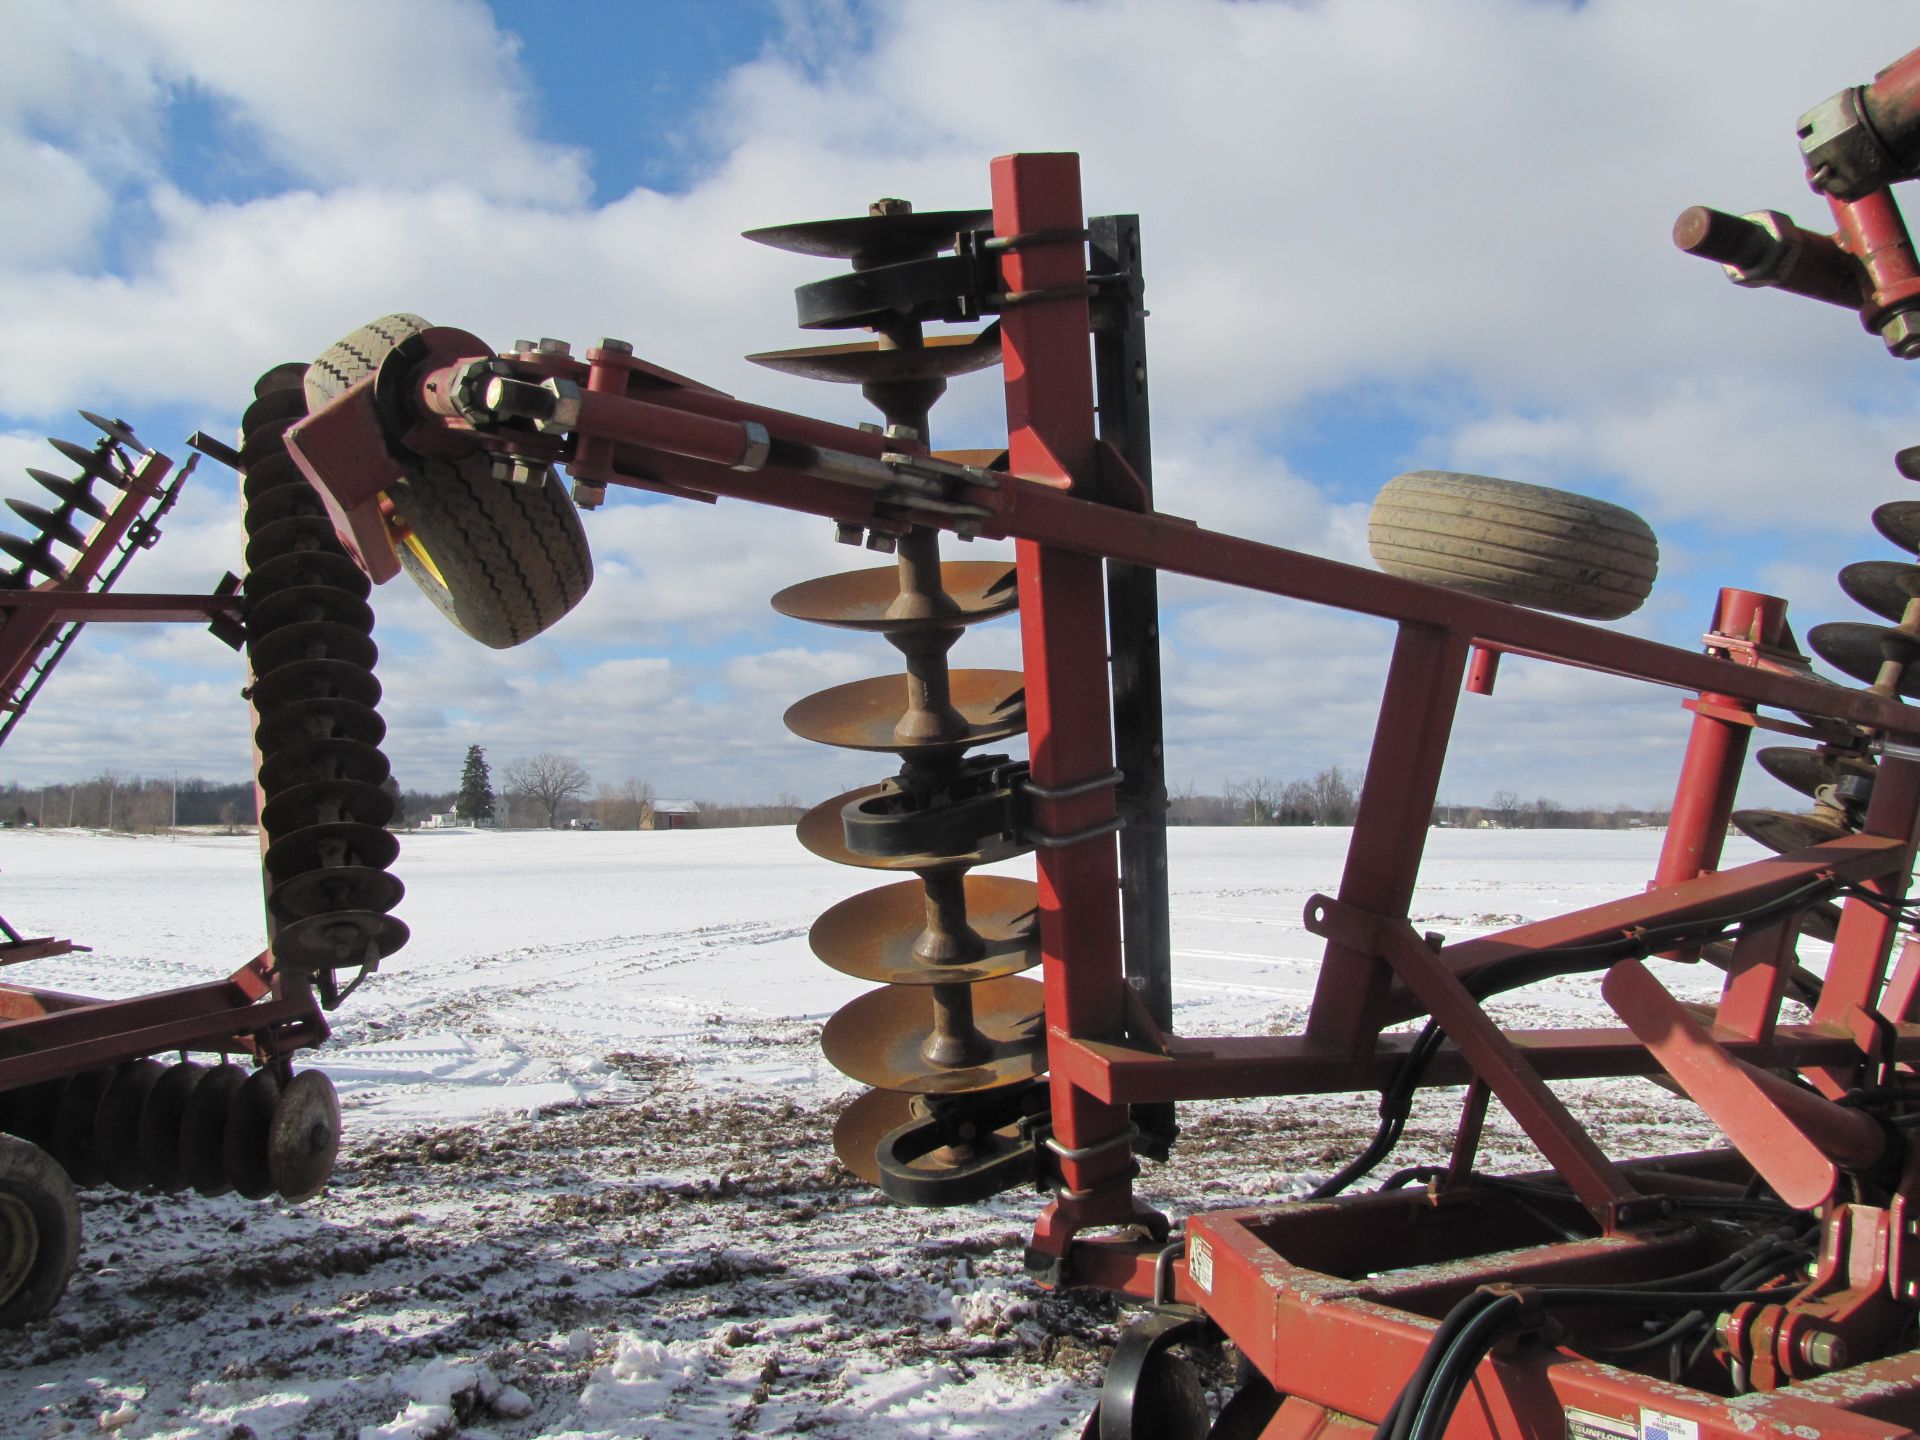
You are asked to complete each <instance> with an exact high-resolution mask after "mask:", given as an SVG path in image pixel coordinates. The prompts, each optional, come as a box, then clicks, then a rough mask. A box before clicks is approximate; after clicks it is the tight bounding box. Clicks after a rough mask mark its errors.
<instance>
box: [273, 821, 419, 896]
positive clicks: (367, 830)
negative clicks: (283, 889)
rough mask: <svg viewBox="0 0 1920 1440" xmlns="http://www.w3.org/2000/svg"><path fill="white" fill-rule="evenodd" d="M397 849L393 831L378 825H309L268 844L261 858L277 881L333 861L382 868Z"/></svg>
mask: <svg viewBox="0 0 1920 1440" xmlns="http://www.w3.org/2000/svg"><path fill="white" fill-rule="evenodd" d="M399 853H400V842H399V841H398V840H396V839H394V838H393V833H392V832H391V831H388V830H383V829H381V828H380V827H379V826H378V825H356V824H353V823H351V822H347V823H342V824H336V825H309V826H308V827H307V828H306V829H304V830H295V831H294V832H293V833H292V834H291V835H288V836H285V837H284V838H282V839H279V840H276V841H274V842H273V843H272V844H271V845H269V846H268V847H267V853H266V855H265V857H264V858H263V860H262V863H263V864H264V865H265V866H266V869H267V874H269V875H271V876H272V877H273V881H274V883H275V884H276V885H284V884H286V883H287V881H289V880H291V879H292V878H293V877H294V876H295V875H300V874H303V873H305V872H306V871H308V870H319V869H323V868H326V867H328V866H334V865H366V866H371V867H372V868H373V869H376V870H384V869H385V868H386V867H387V866H389V865H391V864H392V863H393V862H394V859H395V857H396V856H398V855H399Z"/></svg>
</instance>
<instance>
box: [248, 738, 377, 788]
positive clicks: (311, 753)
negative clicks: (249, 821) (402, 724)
mask: <svg viewBox="0 0 1920 1440" xmlns="http://www.w3.org/2000/svg"><path fill="white" fill-rule="evenodd" d="M391 773H392V766H391V765H389V764H388V762H387V757H386V756H385V755H383V754H381V753H380V751H379V749H378V748H377V747H375V746H372V745H363V744H361V743H360V742H359V741H357V740H311V741H308V742H307V743H305V744H301V745H294V746H291V747H290V748H288V749H285V750H281V751H278V752H276V753H274V754H272V755H267V756H263V757H262V758H261V761H260V785H261V788H263V789H264V790H266V791H268V792H269V793H270V794H275V795H277V794H279V793H280V792H281V791H282V790H289V789H291V788H292V787H294V786H295V785H311V784H312V783H313V782H314V781H316V780H358V781H360V782H361V783H362V784H366V785H378V784H379V783H380V782H381V781H382V780H385V779H386V778H387V776H388V775H390V774H391Z"/></svg>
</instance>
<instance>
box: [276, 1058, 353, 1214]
mask: <svg viewBox="0 0 1920 1440" xmlns="http://www.w3.org/2000/svg"><path fill="white" fill-rule="evenodd" d="M339 1154H340V1097H339V1095H338V1094H336V1093H335V1091H334V1088H333V1081H331V1080H329V1079H328V1078H327V1077H326V1076H325V1075H324V1074H322V1073H321V1072H320V1071H318V1070H302V1071H301V1072H300V1073H299V1074H298V1075H296V1076H294V1077H293V1079H292V1080H291V1081H289V1082H288V1084H287V1088H286V1089H284V1090H282V1091H281V1092H280V1102H279V1104H277V1105H276V1106H274V1110H273V1124H272V1127H271V1128H270V1129H269V1130H268V1131H267V1173H268V1174H269V1175H270V1176H271V1177H272V1179H273V1188H274V1189H275V1190H277V1191H279V1193H280V1197H281V1198H282V1199H284V1200H311V1199H312V1198H313V1197H314V1196H315V1195H318V1194H319V1193H320V1192H321V1190H322V1189H324V1188H325V1186H326V1183H327V1177H328V1176H329V1175H331V1174H333V1162H334V1160H335V1159H336V1158H337V1157H338V1156H339Z"/></svg>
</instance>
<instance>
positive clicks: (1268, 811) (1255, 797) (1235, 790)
mask: <svg viewBox="0 0 1920 1440" xmlns="http://www.w3.org/2000/svg"><path fill="white" fill-rule="evenodd" d="M1227 795H1228V797H1229V798H1230V799H1232V800H1233V801H1234V803H1235V804H1236V805H1238V806H1239V807H1240V818H1241V820H1242V821H1243V822H1244V823H1245V824H1248V825H1271V824H1273V823H1274V822H1275V820H1276V819H1277V818H1278V816H1277V814H1276V811H1277V810H1278V809H1279V803H1280V787H1279V786H1278V785H1276V784H1275V783H1274V782H1273V779H1272V778H1271V777H1270V776H1266V775H1256V776H1254V777H1253V779H1251V780H1230V781H1228V782H1227Z"/></svg>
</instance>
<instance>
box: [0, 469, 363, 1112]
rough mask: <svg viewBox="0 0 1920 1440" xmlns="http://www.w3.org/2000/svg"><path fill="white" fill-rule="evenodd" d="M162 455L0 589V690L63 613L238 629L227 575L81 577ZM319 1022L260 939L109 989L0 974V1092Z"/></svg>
mask: <svg viewBox="0 0 1920 1440" xmlns="http://www.w3.org/2000/svg"><path fill="white" fill-rule="evenodd" d="M171 467H172V461H171V460H170V459H168V457H167V456H165V455H162V454H160V453H158V452H157V451H156V452H148V453H147V454H146V455H145V456H144V457H143V458H142V460H141V462H140V464H139V465H138V466H136V467H135V468H134V470H133V472H132V474H130V475H123V476H121V477H119V480H118V481H117V482H116V483H118V484H120V485H121V487H122V493H121V494H120V495H118V496H117V497H116V499H115V502H114V506H113V509H112V510H111V511H109V513H108V515H107V518H106V519H104V520H102V521H101V522H100V523H99V525H98V526H97V527H95V529H94V530H93V532H92V533H91V534H90V535H89V536H88V537H87V544H86V547H85V548H84V549H83V550H82V551H81V553H80V554H79V555H78V556H77V557H76V558H75V559H74V562H73V564H72V565H71V566H70V567H68V570H67V573H66V575H65V576H63V577H62V578H60V579H57V580H48V581H46V582H44V583H42V584H40V585H37V586H35V587H34V588H32V589H29V590H0V695H5V696H8V697H12V696H13V695H15V694H17V693H18V691H19V688H20V686H21V685H22V683H23V682H24V681H25V679H26V677H27V675H28V673H29V671H30V669H31V667H32V666H33V664H34V662H35V660H36V658H37V657H38V656H39V655H40V654H41V653H42V652H43V651H44V650H45V649H46V647H47V645H48V644H49V643H50V642H51V640H52V638H53V636H54V634H55V632H56V631H58V630H59V629H60V628H61V627H62V626H65V625H69V624H76V623H80V624H88V625H94V624H150V623H199V624H204V625H207V626H208V627H209V628H210V629H212V630H213V631H214V633H215V634H217V635H220V636H222V637H223V638H228V639H231V640H233V641H235V642H237V641H238V638H239V636H240V634H241V628H240V606H239V600H238V597H237V596H236V595H235V594H234V593H233V591H234V588H235V587H234V586H233V585H231V584H228V585H222V586H221V587H220V588H219V589H218V590H217V591H216V592H215V593H212V594H208V595H168V594H121V593H117V592H112V591H96V590H89V589H88V588H87V587H88V586H89V585H90V584H92V583H93V582H94V581H95V579H96V578H97V577H98V576H99V574H100V572H101V570H102V568H103V567H104V565H105V564H106V562H107V561H108V559H109V558H110V557H111V556H112V555H113V553H114V551H115V549H116V547H118V546H119V545H120V544H121V543H122V541H123V540H124V539H125V538H126V536H127V533H128V531H129V529H130V528H131V527H132V526H133V524H134V523H135V522H136V521H137V520H138V519H139V518H140V515H141V512H142V509H143V507H144V506H145V505H146V504H147V502H148V501H150V500H153V499H155V498H157V497H158V496H159V495H160V493H161V487H162V484H163V482H164V481H165V480H166V478H167V475H168V472H169V471H170V469H171ZM0 924H4V922H0ZM6 935H7V939H6V940H5V942H3V943H0V965H12V964H19V963H22V962H25V961H28V960H37V959H41V958H44V957H47V956H51V955H60V954H65V953H67V952H69V951H72V950H76V949H84V948H86V947H84V946H76V945H74V944H73V943H72V942H71V941H68V940H62V939H55V938H53V937H50V936H43V937H36V938H26V937H20V936H17V935H15V934H14V932H12V931H11V929H8V930H7V931H6ZM327 1034H328V1027H327V1023H326V1020H325V1018H324V1016H323V1015H322V1013H321V1009H320V1006H319V1003H318V1001H317V1000H316V999H315V997H314V994H313V991H312V988H311V986H309V985H308V984H306V982H304V981H303V980H301V979H299V978H297V977H295V976H292V975H289V974H287V973H285V972H283V971H280V970H278V969H277V968H276V967H275V966H274V964H273V956H272V954H271V952H268V951H262V952H261V953H260V954H259V955H257V956H255V957H254V958H253V959H251V960H249V961H247V962H246V964H244V965H242V966H240V968H239V969H237V970H235V971H234V972H233V973H232V974H230V975H228V976H227V977H226V978H225V979H222V980H216V981H212V982H209V983H206V984H200V985H190V986H185V987H182V988H179V989H174V990H164V991H157V992H153V993H150V994H146V995H138V996H133V997H130V998H127V999H119V1000H107V999H97V998H94V997H90V996H84V995H70V994H66V993H63V992H61V991H57V990H49V989H45V988H43V987H38V986H32V985H24V984H17V983H11V982H0V1048H4V1049H5V1050H6V1051H7V1052H8V1053H6V1054H4V1055H0V1094H3V1093H5V1092H6V1091H9V1090H16V1089H19V1088H20V1087H22V1086H26V1085H33V1084H36V1083H39V1082H41V1081H46V1080H57V1079H61V1078H63V1077H65V1076H69V1075H76V1074H79V1073H80V1072H81V1071H83V1070H91V1069H95V1068H97V1067H102V1066H111V1065H118V1064H122V1063H124V1062H126V1061H129V1060H137V1059H139V1058H141V1057H143V1056H147V1055H161V1054H166V1053H168V1052H169V1051H174V1050H212V1051H221V1052H230V1053H244V1054H251V1055H254V1056H257V1057H258V1058H260V1059H263V1060H266V1059H272V1058H275V1057H278V1056H283V1055H287V1054H290V1053H291V1052H293V1051H294V1050H297V1049H301V1048H304V1047H306V1046H311V1045H318V1044H320V1043H321V1042H322V1041H323V1040H325V1039H326V1037H327Z"/></svg>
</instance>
